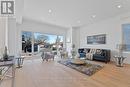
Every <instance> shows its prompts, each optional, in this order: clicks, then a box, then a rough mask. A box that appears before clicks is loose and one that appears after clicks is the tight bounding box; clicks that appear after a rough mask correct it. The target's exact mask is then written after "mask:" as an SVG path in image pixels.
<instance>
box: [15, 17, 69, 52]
mask: <svg viewBox="0 0 130 87" xmlns="http://www.w3.org/2000/svg"><path fill="white" fill-rule="evenodd" d="M66 30H67V28H64V27H59V26H56V25H51V24H47V23H42V22H38V21H34V20H30V19H26V18H24V19H23V23H22V24H17V44H18V46H17V52H20V51H21V49H22V48H21V46H22V45H21V32H22V31H31V32H40V33H45V34H56V35H63V36H64V37H66ZM64 41H65V38H64ZM64 43H65V42H64ZM64 45H65V44H64Z"/></svg>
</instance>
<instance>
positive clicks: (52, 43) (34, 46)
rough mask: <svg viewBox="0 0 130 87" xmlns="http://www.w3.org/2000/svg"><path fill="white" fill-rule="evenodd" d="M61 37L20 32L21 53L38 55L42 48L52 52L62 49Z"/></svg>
mask: <svg viewBox="0 0 130 87" xmlns="http://www.w3.org/2000/svg"><path fill="white" fill-rule="evenodd" d="M63 38H64V37H63V36H60V35H52V34H42V33H37V32H35V33H32V32H28V31H23V32H22V52H23V53H32V52H34V53H39V52H40V50H41V49H42V48H50V49H52V50H53V51H56V50H59V49H62V48H63Z"/></svg>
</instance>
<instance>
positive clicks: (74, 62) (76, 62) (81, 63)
mask: <svg viewBox="0 0 130 87" xmlns="http://www.w3.org/2000/svg"><path fill="white" fill-rule="evenodd" d="M71 63H73V64H76V65H83V64H85V60H82V59H79V58H77V59H73V60H71Z"/></svg>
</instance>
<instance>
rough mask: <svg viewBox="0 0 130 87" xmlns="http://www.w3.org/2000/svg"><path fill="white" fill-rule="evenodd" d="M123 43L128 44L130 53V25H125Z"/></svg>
mask: <svg viewBox="0 0 130 87" xmlns="http://www.w3.org/2000/svg"><path fill="white" fill-rule="evenodd" d="M122 28H123V43H124V44H126V51H130V24H123V25H122Z"/></svg>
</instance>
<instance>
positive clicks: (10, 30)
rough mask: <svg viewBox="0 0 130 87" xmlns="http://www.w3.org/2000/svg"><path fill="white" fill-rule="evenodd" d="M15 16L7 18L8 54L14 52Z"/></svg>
mask: <svg viewBox="0 0 130 87" xmlns="http://www.w3.org/2000/svg"><path fill="white" fill-rule="evenodd" d="M16 45H17V44H16V18H8V50H9V54H10V55H15V54H16Z"/></svg>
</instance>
